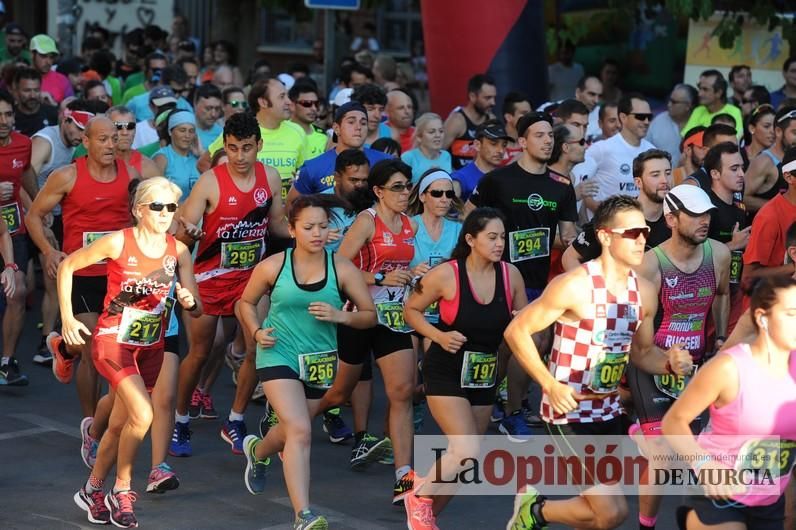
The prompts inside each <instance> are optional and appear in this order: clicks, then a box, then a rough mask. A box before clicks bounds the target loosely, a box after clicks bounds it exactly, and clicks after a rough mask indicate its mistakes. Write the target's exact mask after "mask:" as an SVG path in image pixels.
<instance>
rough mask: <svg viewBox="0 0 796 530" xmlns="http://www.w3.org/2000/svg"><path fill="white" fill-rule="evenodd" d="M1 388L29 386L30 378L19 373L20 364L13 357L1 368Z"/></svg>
mask: <svg viewBox="0 0 796 530" xmlns="http://www.w3.org/2000/svg"><path fill="white" fill-rule="evenodd" d="M0 386H28V376H26V375H25V374H23V373H22V372H20V371H19V362H17V360H16V359H15V358H13V357H11V358H9V359H8V364H6V365H4V366H0Z"/></svg>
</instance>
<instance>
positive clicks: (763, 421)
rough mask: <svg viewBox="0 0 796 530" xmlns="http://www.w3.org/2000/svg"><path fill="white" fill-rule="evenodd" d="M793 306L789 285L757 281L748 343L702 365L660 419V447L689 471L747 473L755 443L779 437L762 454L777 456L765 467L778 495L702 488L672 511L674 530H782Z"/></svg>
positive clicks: (793, 429) (792, 432)
mask: <svg viewBox="0 0 796 530" xmlns="http://www.w3.org/2000/svg"><path fill="white" fill-rule="evenodd" d="M795 306H796V282H794V280H793V279H792V278H790V277H779V278H776V277H772V278H764V279H762V280H761V281H760V282H759V283H758V285H757V286H756V287H755V289H754V290H753V292H752V301H751V316H752V319H751V321H752V324H753V326H754V329H755V332H756V334H755V336H754V337H753V338H752V339H751V340H750V342H749V343H741V344H738V345H736V346H733V347H731V348H729V349H726V350H724V351H722V352H721V353H720V354H719V355H717V356H716V357H715V358H714V359H712V360H711V361H710V362H709V363H708V364H707V365H705V366H704V367H703V368H702V369H701V370H700V371H699V373H697V374H696V376H694V379H693V380H692V381H691V383H690V384H689V385H688V388H687V389H686V390H685V392H684V393H683V395H682V396H680V399H678V400H677V402H676V403H675V404H674V405H672V408H671V409H669V412H668V413H667V414H666V416H665V417H664V418H663V432H664V434H665V435H667V441H668V442H669V443H670V444H671V446H672V448H673V449H674V450H675V451H676V452H678V453H679V454H680V455H682V456H683V457H684V461H687V462H692V463H693V464H692V467H693V469H694V470H695V471H696V472H700V471H701V470H705V471H706V472H712V471H715V470H727V468H728V467H736V469H740V468H741V467H744V468H747V469H748V468H749V467H752V466H754V464H753V462H754V461H755V459H753V458H750V457H751V455H752V454H754V452H755V449H756V448H758V450H759V448H761V446H762V447H766V445H765V442H766V440H765V439H764V440H762V441H760V440H759V439H761V438H765V437H772V436H776V437H779V438H778V439H775V440H778V441H779V443H777V441H774V447H772V448H771V449H764V450H765V451H766V454H769V451H772V452H773V454H775V455H778V456H781V457H782V458H779V457H775V461H774V465H773V466H771V464H770V463H769V464H768V465H769V466H771V467H769V469H770V470H771V471H772V474H773V476H774V478H775V483H776V486H777V487H778V493H779V494H776V493H774V494H769V495H765V494H763V492H754V490H751V491H750V490H749V489H748V488H754V486H749V487H748V488H747V491H746V492H741V491H738V489H737V488H733V487H731V486H728V485H723V484H720V485H717V486H707V487H705V488H704V489H705V496H704V497H703V496H694V497H690V498H688V500H687V502H686V504H687V507H686V508H681V509H680V510H678V514H677V515H678V523H679V525H680V528H683V529H685V528H688V529H692V530H693V529H699V528H739V529H741V528H750V529H752V528H754V529H756V530H757V529H760V530H769V529H770V530H774V529H782V528H786V526H785V497H784V492H785V489H786V488H787V486H788V483H789V482H790V479H791V469H792V468H793V461H794V460H793V456H794V453H793V452H792V451H789V450H788V449H786V448H787V447H792V446H793V444H794V442H793V440H796V419H795V418H794V416H793V415H792V414H782V411H783V410H786V409H787V408H788V407H791V406H792V404H793V403H794V401H796V382H794V380H796V359H795V358H794V351H795V350H796V336H795V335H794V329H796V321H794V317H793V310H792V308H793V307H795ZM739 328H740V326H739ZM783 374H785V375H783ZM706 409H709V410H710V430H709V431H703V433H702V434H700V435H699V436H698V438H696V439H694V438H693V437H692V432H691V429H690V427H689V425H690V424H691V422H692V421H693V420H694V419H695V418H696V417H697V416H699V415H700V414H702V413H703V412H704V411H705V410H706ZM755 439H758V440H755ZM706 453H707V454H706ZM728 457H729V459H728ZM736 459H737V460H736ZM733 460H735V461H736V462H737V463H736V464H735V466H733ZM743 463H746V464H745V465H744V464H743ZM750 464H751V465H750ZM777 464H778V465H777ZM764 465H765V464H764ZM744 493H745V494H744Z"/></svg>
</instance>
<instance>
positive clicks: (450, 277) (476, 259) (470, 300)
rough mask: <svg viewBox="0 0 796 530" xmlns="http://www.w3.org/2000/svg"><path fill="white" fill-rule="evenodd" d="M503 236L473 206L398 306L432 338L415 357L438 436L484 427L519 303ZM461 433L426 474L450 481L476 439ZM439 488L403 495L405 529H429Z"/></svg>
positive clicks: (521, 294)
mask: <svg viewBox="0 0 796 530" xmlns="http://www.w3.org/2000/svg"><path fill="white" fill-rule="evenodd" d="M432 175H433V174H432ZM429 178H431V175H429V176H427V177H426V178H424V179H423V180H421V184H420V185H421V186H422V185H423V184H425V183H426V181H427V180H428V179H429ZM437 182H440V181H437ZM443 182H444V181H443ZM505 238H506V234H505V228H504V225H503V219H502V215H501V214H500V212H498V211H497V210H495V209H493V208H478V209H476V210H474V211H473V212H472V213H470V215H468V216H467V219H466V220H465V222H464V226H463V227H462V232H461V236H460V237H459V238H458V242H457V243H456V248H455V249H454V250H453V253H452V255H451V258H452V259H451V261H446V262H445V263H443V264H441V265H439V266H437V267H435V268H434V269H432V270H431V271H429V272H428V273H427V274H426V275H425V277H424V278H423V279H422V280H421V281H420V282H419V283H418V285H417V287H416V288H415V292H413V293H412V295H411V296H410V297H409V300H408V301H407V303H406V307H405V309H404V314H405V315H406V321H407V324H409V325H410V326H412V327H413V328H414V329H415V330H417V331H418V332H419V333H420V334H422V335H423V336H424V337H426V338H427V339H429V340H431V341H433V342H432V343H431V346H430V347H429V348H428V351H427V352H426V356H425V359H424V362H423V379H424V382H425V386H426V396H427V398H428V404H429V408H430V409H431V413H432V415H433V416H434V419H435V420H436V421H437V423H438V424H439V425H440V427H441V428H442V432H444V433H445V434H446V435H451V436H462V435H469V437H470V438H476V437H479V436H481V435H483V434H484V433H485V432H486V429H487V426H488V425H489V415H490V411H491V409H492V404H493V403H494V401H495V390H496V383H497V377H496V376H497V371H498V370H497V362H498V346H499V345H500V343H501V341H502V340H503V331H504V330H505V329H506V326H507V325H508V324H509V322H510V321H511V318H512V313H513V311H518V310H520V309H522V308H523V307H524V306H525V305H526V303H527V299H526V297H525V284H524V283H523V281H522V275H521V274H520V271H519V270H518V269H517V268H516V267H515V266H514V265H511V264H509V263H506V262H505V261H501V257H502V256H503V247H504V245H505ZM433 304H439V317H438V319H437V321H436V322H433V323H432V322H431V321H430V320H429V319H428V317H427V316H426V312H427V310H426V308H427V307H429V306H430V305H433ZM440 320H441V322H440ZM479 374H483V375H479ZM461 440H463V438H458V439H457V440H456V441H453V439H452V440H451V441H450V442H449V446H448V451H447V453H446V454H445V456H444V457H443V458H441V459H440V460H438V461H437V463H436V465H435V466H434V467H432V469H431V470H429V472H428V474H427V475H426V476H432V477H443V478H442V480H450V478H451V477H453V476H454V474H455V473H458V472H459V471H460V470H461V463H462V462H465V461H467V460H466V459H468V458H473V457H476V458H477V456H478V453H479V447H478V445H479V444H478V442H474V443H472V444H467V443H462V442H461ZM435 493H437V494H435ZM441 493H442V492H437V491H436V490H435V488H434V486H433V485H431V484H428V483H423V484H422V485H418V486H416V487H415V490H414V491H413V492H412V493H410V494H408V495H406V496H405V497H404V504H405V507H406V517H407V526H408V527H409V528H410V530H413V529H414V530H420V529H423V530H426V529H429V528H435V522H434V520H435V516H436V515H439V513H440V511H441V510H442V509H443V507H444V506H445V505H446V504H447V503H448V502H449V500H450V499H451V493H453V492H452V491H449V490H445V491H444V493H445V494H441Z"/></svg>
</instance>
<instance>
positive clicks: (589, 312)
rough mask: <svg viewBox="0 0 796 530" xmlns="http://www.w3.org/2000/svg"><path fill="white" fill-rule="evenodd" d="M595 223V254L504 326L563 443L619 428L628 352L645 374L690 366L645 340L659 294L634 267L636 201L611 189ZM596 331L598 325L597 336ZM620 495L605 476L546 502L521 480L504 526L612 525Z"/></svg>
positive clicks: (675, 352)
mask: <svg viewBox="0 0 796 530" xmlns="http://www.w3.org/2000/svg"><path fill="white" fill-rule="evenodd" d="M594 226H595V228H596V230H597V237H598V238H599V241H600V245H601V247H602V248H603V252H602V254H601V255H600V257H599V258H598V259H596V260H593V261H589V262H586V263H585V264H583V265H582V266H581V267H578V268H577V269H575V270H572V271H570V272H567V273H566V274H563V275H561V276H558V277H557V278H555V279H554V280H553V281H552V282H551V283H550V285H549V286H548V287H547V288H546V289H545V290H544V292H543V293H542V295H541V297H540V298H538V299H537V300H536V301H534V302H531V304H530V305H529V306H528V307H526V308H525V309H523V310H522V311H521V312H520V313H519V314H518V315H517V316H516V317H515V318H514V320H513V321H512V322H511V324H509V327H508V328H507V329H506V332H505V334H504V336H505V338H506V342H507V343H508V345H509V347H510V348H511V351H512V352H514V355H515V356H517V358H518V361H519V362H520V363H521V365H522V367H523V368H524V369H525V370H526V371H527V372H528V373H529V374H531V376H532V377H533V378H534V379H535V380H536V381H537V382H538V383H539V384H540V385H541V386H542V390H543V396H542V406H541V413H542V417H543V419H544V421H545V427H546V429H547V431H548V433H549V434H550V435H551V436H554V437H561V439H562V441H564V440H565V438H566V437H567V436H571V435H589V436H600V435H606V434H612V435H620V434H622V425H621V419H620V416H621V415H622V405H621V402H620V400H619V394H618V392H617V387H618V385H619V380H620V378H621V375H622V373H623V372H624V368H625V367H626V366H627V364H628V362H629V361H630V360H632V362H633V364H635V365H637V366H639V367H640V368H641V369H643V370H644V371H645V372H647V373H651V374H666V373H670V370H671V371H673V372H674V373H675V374H676V375H685V374H687V373H689V372H690V371H691V366H692V361H691V355H690V354H689V353H688V351H686V350H683V349H681V348H680V347H679V346H677V345H675V346H674V347H672V348H670V349H669V350H668V351H662V350H661V349H659V348H658V347H657V346H655V344H654V342H653V338H654V330H653V322H652V321H653V319H652V317H651V315H654V314H655V311H656V309H657V300H656V298H657V294H656V292H655V287H654V286H652V285H651V284H650V283H649V282H648V281H647V280H645V279H643V278H640V277H638V276H637V275H636V273H635V272H634V271H633V268H632V267H637V266H639V265H641V262H642V260H643V258H644V244H645V242H646V236H647V235H648V234H649V227H647V226H646V224H645V223H644V214H643V213H642V211H641V205H640V204H639V203H638V202H637V201H636V200H635V199H632V198H630V197H627V196H621V195H620V196H616V197H609V198H608V199H606V200H604V201H603V202H602V203H601V204H600V206H599V207H598V209H597V211H596V212H595V214H594ZM586 293H588V294H586ZM588 300H591V303H588V302H586V303H584V301H588ZM552 324H555V338H554V340H553V349H552V352H551V355H550V360H549V363H548V365H547V366H546V365H545V363H544V361H543V360H542V358H541V356H540V354H539V351H538V350H537V348H536V344H535V343H534V341H533V340H532V338H531V337H532V335H533V334H534V333H537V332H539V331H542V330H544V329H546V328H547V327H548V326H550V325H552ZM597 330H599V331H602V330H605V333H604V334H603V335H602V338H601V337H600V336H599V335H598V334H597V333H596V331H597ZM566 337H577V340H572V339H569V338H566ZM606 341H607V342H608V344H606ZM631 342H632V345H631ZM606 350H608V351H606ZM609 365H613V366H618V367H621V368H620V369H618V370H609V372H611V376H610V378H609V379H606V378H604V377H603V370H601V367H604V366H609ZM564 456H567V457H571V458H580V456H579V455H576V454H570V455H564ZM618 493H619V492H618V491H617V490H616V486H614V485H604V484H603V485H599V486H595V487H593V488H589V489H588V490H585V491H583V492H582V493H581V495H580V496H578V497H574V498H571V499H566V500H550V499H547V498H545V497H543V496H541V495H540V494H539V493H538V492H537V491H536V490H535V489H533V488H529V489H528V490H527V491H525V492H522V493H520V494H519V495H518V496H517V499H516V500H515V505H514V506H515V510H514V516H513V517H512V519H511V521H510V522H509V525H508V526H507V528H511V529H512V530H519V529H535V528H543V527H545V526H547V525H548V524H552V523H560V524H564V525H568V526H573V527H576V528H593V529H597V528H616V527H617V526H619V525H620V524H622V522H623V521H624V519H625V518H626V517H627V503H626V501H625V497H624V496H623V495H621V494H618Z"/></svg>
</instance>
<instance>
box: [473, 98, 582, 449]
mask: <svg viewBox="0 0 796 530" xmlns="http://www.w3.org/2000/svg"><path fill="white" fill-rule="evenodd" d="M517 132H518V134H519V135H520V136H519V142H520V145H522V146H523V149H525V151H524V152H523V154H522V157H521V158H520V159H519V160H518V161H517V162H515V163H513V164H509V165H508V166H505V167H501V168H498V169H496V170H494V171H492V172H491V173H489V174H487V175H485V176H484V178H483V179H482V180H481V182H480V183H479V184H478V187H477V188H476V190H475V191H474V192H473V194H472V195H471V196H470V200H469V201H468V203H467V205H466V206H465V213H468V212H469V211H472V209H473V208H475V207H477V206H479V207H480V206H489V207H493V208H497V209H498V210H500V212H501V213H503V215H504V216H505V217H506V226H507V230H508V233H507V238H508V239H507V242H506V245H505V247H504V249H503V259H504V260H506V261H510V262H511V263H514V264H516V266H517V268H518V269H519V270H520V272H521V273H522V277H523V280H524V281H525V289H526V294H527V295H528V299H529V300H534V299H536V298H537V297H538V296H539V295H540V294H541V293H542V290H543V289H544V287H545V285H547V281H548V276H549V273H550V251H551V249H552V248H553V245H555V244H556V241H557V237H556V236H557V235H559V234H560V240H561V241H562V242H563V245H569V243H570V242H571V241H572V240H573V239H574V238H575V221H576V220H577V211H576V210H575V191H574V189H573V188H572V186H571V185H570V184H564V183H562V182H560V181H559V180H556V179H554V178H553V177H552V176H551V175H550V172H549V170H548V167H547V162H548V160H549V159H550V155H551V154H552V151H553V143H554V142H553V127H552V119H551V118H550V116H548V115H547V114H544V113H540V112H531V113H529V114H526V115H525V116H523V117H522V118H520V120H519V122H518V124H517ZM550 339H551V337H550V332H549V331H544V332H543V333H540V334H539V335H538V336H537V337H535V340H537V341H538V347H539V350H540V351H543V352H546V351H547V350H548V349H549V347H550ZM529 384H530V378H529V377H528V375H527V374H526V373H525V372H524V371H523V370H522V369H521V367H520V366H519V365H518V364H517V362H516V360H511V359H510V360H509V361H508V403H507V404H506V410H505V416H504V417H503V418H502V419H501V420H500V426H499V427H498V428H499V429H500V432H502V433H504V434H505V435H507V436H508V437H510V438H512V437H516V438H518V439H523V438H525V437H527V436H529V435H530V434H531V432H530V429H529V426H528V425H527V423H529V422H532V421H533V418H531V416H532V413H531V412H530V406H529V405H528V401H527V396H528V385H529ZM523 401H524V402H525V403H523ZM523 406H524V407H525V409H524V410H523ZM526 411H527V414H526V413H525V412H526ZM496 417H497V416H496Z"/></svg>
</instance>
